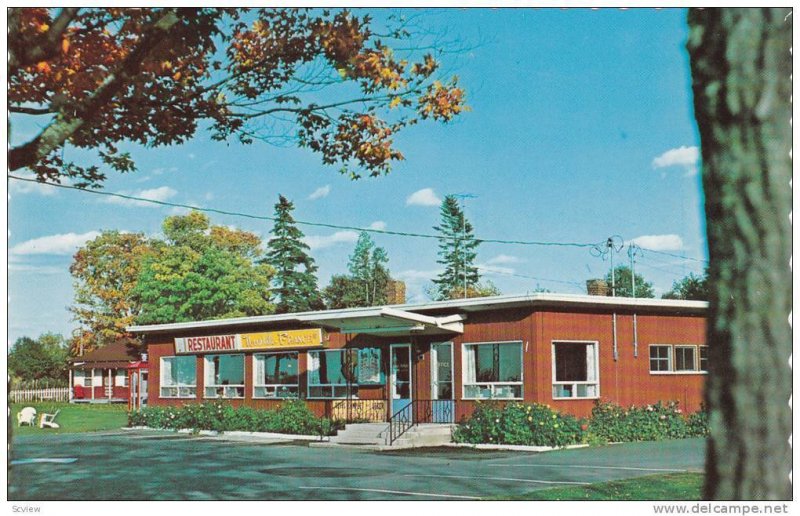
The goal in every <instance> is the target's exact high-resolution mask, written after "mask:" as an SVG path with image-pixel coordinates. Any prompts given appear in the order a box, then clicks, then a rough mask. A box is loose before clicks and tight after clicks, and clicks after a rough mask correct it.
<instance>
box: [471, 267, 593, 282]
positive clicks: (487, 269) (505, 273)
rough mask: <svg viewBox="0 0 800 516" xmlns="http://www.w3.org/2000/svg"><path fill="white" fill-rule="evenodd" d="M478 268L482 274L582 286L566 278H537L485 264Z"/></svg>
mask: <svg viewBox="0 0 800 516" xmlns="http://www.w3.org/2000/svg"><path fill="white" fill-rule="evenodd" d="M478 269H480V270H481V272H482V273H483V274H502V275H504V276H515V277H517V278H525V279H532V280H536V281H549V282H551V283H564V284H565V285H573V286H577V287H579V288H583V283H580V282H578V281H566V280H557V279H549V278H537V277H536V276H526V275H525V274H517V273H515V272H506V271H498V270H496V269H491V268H486V267H485V266H482V265H478Z"/></svg>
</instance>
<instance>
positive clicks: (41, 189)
mask: <svg viewBox="0 0 800 516" xmlns="http://www.w3.org/2000/svg"><path fill="white" fill-rule="evenodd" d="M14 175H16V176H19V177H24V178H25V179H36V176H35V175H34V174H33V173H32V172H27V171H24V170H21V171H17V172H14ZM61 184H67V185H68V184H69V181H68V180H66V179H62V180H61ZM57 191H58V187H56V186H50V185H49V184H47V183H40V182H36V183H33V182H30V181H20V180H18V179H12V180H11V181H10V182H9V193H12V194H13V193H19V194H29V193H35V194H39V195H48V196H49V195H55V194H56V192H57Z"/></svg>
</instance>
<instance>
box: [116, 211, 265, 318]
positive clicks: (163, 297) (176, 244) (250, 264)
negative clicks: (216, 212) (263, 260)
mask: <svg viewBox="0 0 800 516" xmlns="http://www.w3.org/2000/svg"><path fill="white" fill-rule="evenodd" d="M162 231H163V233H164V237H165V240H166V242H165V243H164V245H163V249H162V251H161V252H160V253H159V254H158V255H157V256H153V257H150V258H148V259H147V260H145V261H144V263H143V265H142V269H141V273H140V274H139V277H138V278H137V284H136V287H135V288H134V290H133V292H132V296H133V298H134V299H136V300H137V302H138V303H139V305H140V313H139V315H138V317H137V318H136V321H137V322H138V323H139V324H158V323H167V322H182V321H192V320H205V319H225V318H230V317H241V316H248V315H264V314H269V313H272V312H273V311H274V306H273V305H272V304H271V303H270V302H269V296H270V292H269V283H270V279H271V278H272V274H273V270H272V268H271V267H269V266H268V265H265V264H259V263H257V260H258V258H260V256H261V254H262V253H261V239H260V238H259V237H258V235H255V234H253V233H250V232H248V231H242V230H238V229H230V228H226V227H222V226H212V225H211V221H210V220H209V218H208V217H207V216H206V215H205V214H203V213H200V212H198V211H192V212H190V213H189V214H187V215H176V216H171V217H167V218H166V219H164V222H163V224H162Z"/></svg>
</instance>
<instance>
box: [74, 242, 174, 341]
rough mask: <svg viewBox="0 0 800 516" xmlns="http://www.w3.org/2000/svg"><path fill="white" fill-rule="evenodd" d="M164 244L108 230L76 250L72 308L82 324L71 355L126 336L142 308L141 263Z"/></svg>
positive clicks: (78, 321)
mask: <svg viewBox="0 0 800 516" xmlns="http://www.w3.org/2000/svg"><path fill="white" fill-rule="evenodd" d="M161 247H162V246H161V243H160V242H157V241H154V240H152V239H150V238H147V237H146V236H145V235H144V234H142V233H121V232H119V231H104V232H103V233H101V234H100V235H99V236H98V237H96V238H94V239H92V240H90V241H88V242H87V243H86V244H85V245H84V246H83V247H81V248H80V249H78V251H77V252H76V253H75V255H74V256H73V260H72V264H71V265H70V268H69V271H70V274H72V278H73V287H74V292H75V297H74V301H73V304H72V306H70V308H69V310H70V311H71V312H72V314H73V316H74V320H75V321H76V322H77V323H78V324H79V325H80V331H79V332H78V333H77V334H76V335H75V336H74V338H73V339H72V340H71V342H70V346H71V348H72V353H73V355H78V354H79V352H80V351H83V352H86V351H90V350H92V349H95V348H97V347H102V346H104V345H105V344H107V343H109V342H112V341H114V340H116V339H118V338H119V337H121V336H123V335H124V334H125V327H127V326H129V325H130V324H132V323H133V321H134V319H135V318H136V316H137V315H138V314H139V311H140V308H141V307H140V305H139V303H138V301H137V299H136V298H135V296H133V289H134V287H135V286H136V281H137V279H138V277H139V273H140V272H141V267H142V262H143V261H144V259H145V258H148V257H156V256H157V255H158V254H159V249H160V248H161Z"/></svg>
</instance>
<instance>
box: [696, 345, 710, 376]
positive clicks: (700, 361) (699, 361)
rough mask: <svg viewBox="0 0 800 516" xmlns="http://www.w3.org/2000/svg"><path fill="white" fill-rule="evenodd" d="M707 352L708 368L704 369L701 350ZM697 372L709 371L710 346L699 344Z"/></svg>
mask: <svg viewBox="0 0 800 516" xmlns="http://www.w3.org/2000/svg"><path fill="white" fill-rule="evenodd" d="M704 350H705V352H706V368H705V369H703V365H702V360H701V358H700V352H701V351H704ZM697 372H699V373H708V346H697Z"/></svg>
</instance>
